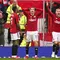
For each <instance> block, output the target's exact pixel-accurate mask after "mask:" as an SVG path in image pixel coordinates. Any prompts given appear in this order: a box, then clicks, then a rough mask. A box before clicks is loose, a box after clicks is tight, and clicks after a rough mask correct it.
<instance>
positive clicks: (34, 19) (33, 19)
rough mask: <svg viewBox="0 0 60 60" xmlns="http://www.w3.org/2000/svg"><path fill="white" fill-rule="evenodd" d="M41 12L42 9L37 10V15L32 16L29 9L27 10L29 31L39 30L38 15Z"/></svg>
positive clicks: (27, 28) (27, 27)
mask: <svg viewBox="0 0 60 60" xmlns="http://www.w3.org/2000/svg"><path fill="white" fill-rule="evenodd" d="M41 12H42V11H40V13H39V12H37V11H36V13H35V15H34V16H32V15H31V14H30V12H29V11H25V15H26V16H27V26H26V30H27V31H37V27H38V25H37V24H38V16H39V15H40V14H41Z"/></svg>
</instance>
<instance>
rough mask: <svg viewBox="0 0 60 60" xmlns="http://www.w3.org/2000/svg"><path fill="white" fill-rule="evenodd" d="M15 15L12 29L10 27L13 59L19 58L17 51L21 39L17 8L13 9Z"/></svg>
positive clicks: (13, 15) (12, 16)
mask: <svg viewBox="0 0 60 60" xmlns="http://www.w3.org/2000/svg"><path fill="white" fill-rule="evenodd" d="M12 10H13V13H12V15H11V22H10V24H11V27H10V33H11V40H12V42H13V45H12V58H19V57H17V50H18V41H19V39H20V33H19V28H18V26H17V24H18V22H19V17H18V15H17V11H18V10H17V7H16V6H14V7H13V8H12Z"/></svg>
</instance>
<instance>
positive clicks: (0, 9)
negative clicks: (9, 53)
mask: <svg viewBox="0 0 60 60" xmlns="http://www.w3.org/2000/svg"><path fill="white" fill-rule="evenodd" d="M4 10H5V7H4V5H3V1H2V0H0V39H1V40H0V45H4V39H3V36H4V34H3V33H4V28H3V23H4V13H5V11H4Z"/></svg>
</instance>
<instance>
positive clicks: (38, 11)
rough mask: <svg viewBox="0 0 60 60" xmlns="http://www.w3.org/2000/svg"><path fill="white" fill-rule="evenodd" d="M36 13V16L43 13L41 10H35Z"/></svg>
mask: <svg viewBox="0 0 60 60" xmlns="http://www.w3.org/2000/svg"><path fill="white" fill-rule="evenodd" d="M36 11H37V12H36V16H40V15H41V14H42V13H43V9H39V8H37V9H36Z"/></svg>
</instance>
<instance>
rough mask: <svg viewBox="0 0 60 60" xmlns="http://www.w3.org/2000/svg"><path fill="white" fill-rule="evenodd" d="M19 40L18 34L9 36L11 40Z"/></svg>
mask: <svg viewBox="0 0 60 60" xmlns="http://www.w3.org/2000/svg"><path fill="white" fill-rule="evenodd" d="M18 39H20V32H17V33H13V34H11V40H18Z"/></svg>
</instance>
